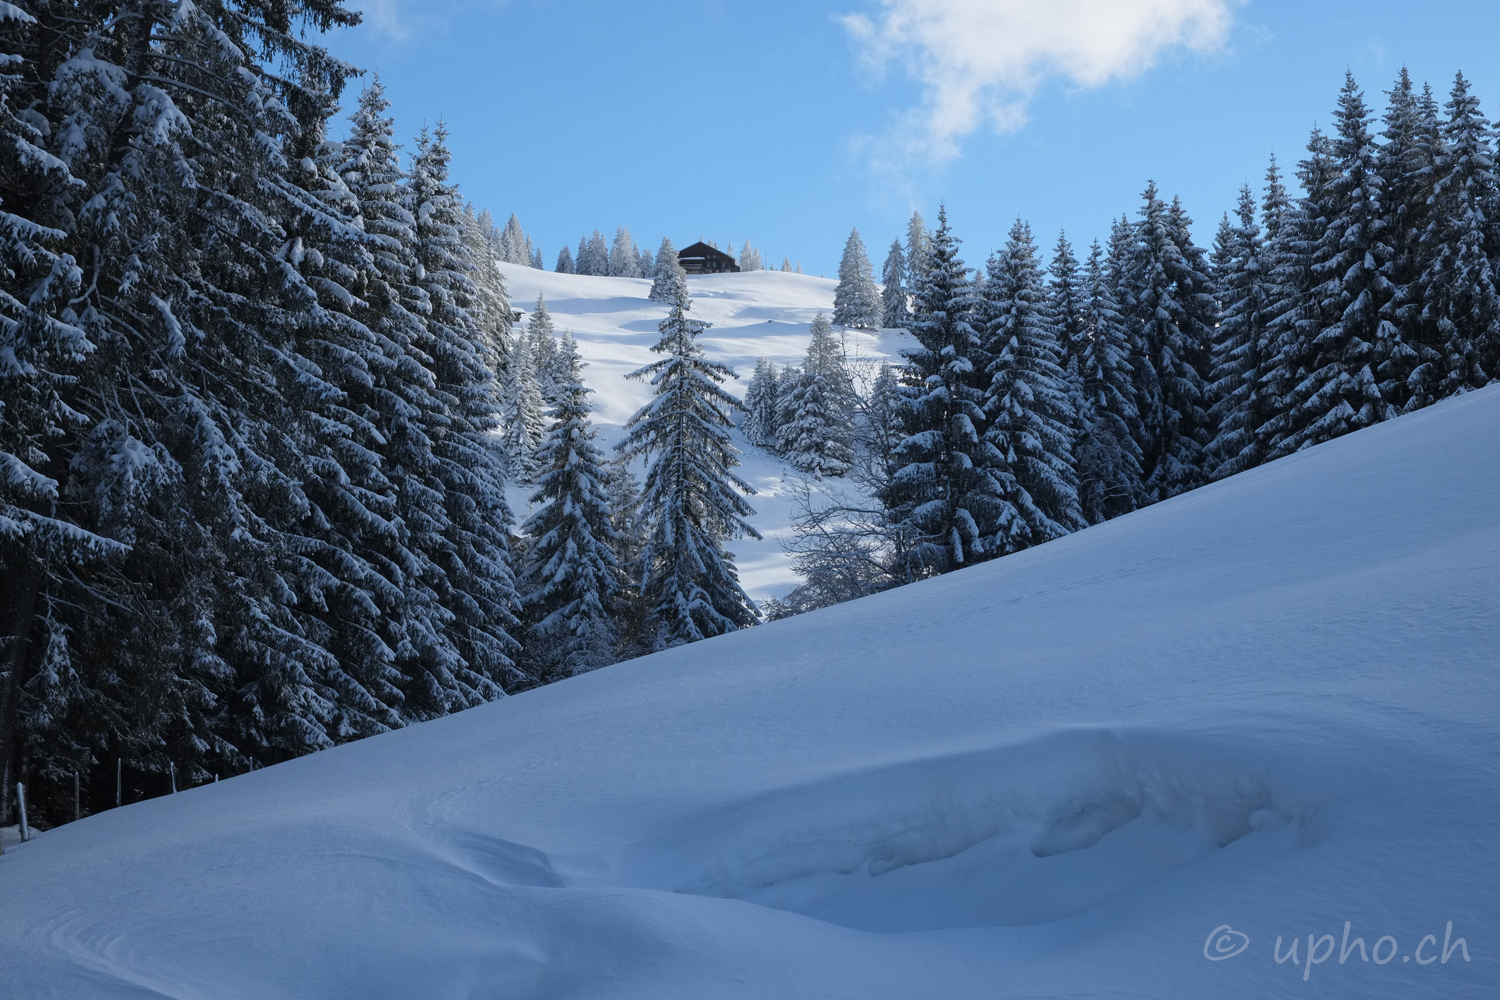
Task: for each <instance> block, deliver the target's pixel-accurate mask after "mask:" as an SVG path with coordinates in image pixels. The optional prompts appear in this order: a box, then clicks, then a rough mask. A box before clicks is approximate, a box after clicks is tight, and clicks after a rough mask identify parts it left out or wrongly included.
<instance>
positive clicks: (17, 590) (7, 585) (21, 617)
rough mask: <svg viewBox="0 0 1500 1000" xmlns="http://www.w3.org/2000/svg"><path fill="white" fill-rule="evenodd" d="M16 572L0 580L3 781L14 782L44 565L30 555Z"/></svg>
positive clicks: (6, 803) (6, 802) (5, 799)
mask: <svg viewBox="0 0 1500 1000" xmlns="http://www.w3.org/2000/svg"><path fill="white" fill-rule="evenodd" d="M22 558H23V559H24V563H23V564H22V565H21V566H20V567H17V568H16V569H15V570H14V571H12V572H8V573H6V574H4V577H5V578H4V581H3V582H0V616H3V617H0V624H3V631H0V667H3V668H4V671H5V673H4V675H3V678H0V781H4V782H6V784H7V787H8V786H9V785H13V784H14V783H15V782H16V780H17V778H18V776H19V774H20V769H19V768H18V767H17V766H16V763H17V761H16V754H15V747H16V716H17V714H18V713H19V711H20V703H21V683H22V680H23V678H22V676H21V675H22V673H23V671H24V670H25V668H26V659H27V656H26V654H27V652H28V650H29V649H30V644H31V626H32V622H33V620H34V619H35V618H36V598H37V590H38V587H39V586H40V584H41V576H42V574H41V567H40V566H38V565H37V564H36V561H35V560H34V559H32V558H30V557H29V556H23V557H22ZM9 816H10V796H8V795H5V794H0V824H3V823H4V822H5V820H6V819H8V818H9Z"/></svg>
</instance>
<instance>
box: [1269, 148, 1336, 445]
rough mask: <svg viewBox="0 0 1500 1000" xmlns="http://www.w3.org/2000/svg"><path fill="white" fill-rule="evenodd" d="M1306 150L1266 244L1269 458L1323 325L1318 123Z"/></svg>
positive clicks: (1329, 174) (1323, 176)
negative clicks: (1294, 191) (1296, 191)
mask: <svg viewBox="0 0 1500 1000" xmlns="http://www.w3.org/2000/svg"><path fill="white" fill-rule="evenodd" d="M1307 153H1308V155H1307V157H1306V158H1305V159H1303V160H1302V161H1301V162H1299V163H1298V165H1297V179H1298V182H1299V183H1300V184H1301V186H1302V190H1303V192H1304V194H1303V196H1302V197H1301V198H1299V199H1298V200H1297V201H1296V203H1295V204H1293V205H1292V206H1290V208H1289V209H1288V210H1287V211H1286V212H1285V213H1284V214H1283V216H1282V218H1281V223H1280V225H1279V227H1278V228H1277V231H1276V233H1275V234H1274V235H1273V236H1271V237H1270V238H1269V239H1268V241H1267V246H1266V250H1267V254H1268V256H1269V258H1270V261H1271V265H1270V266H1271V284H1272V288H1273V289H1274V291H1275V294H1276V299H1275V301H1274V302H1273V303H1272V306H1271V319H1270V324H1269V335H1270V345H1271V348H1270V354H1271V357H1270V368H1269V371H1268V372H1267V374H1266V377H1265V379H1264V385H1265V389H1266V392H1267V393H1268V394H1269V396H1270V397H1271V417H1270V418H1269V419H1268V420H1267V421H1266V423H1265V424H1264V425H1262V427H1261V429H1260V432H1259V433H1260V436H1261V438H1262V440H1264V441H1265V442H1266V445H1265V446H1266V449H1267V453H1266V457H1267V458H1268V459H1269V458H1271V457H1273V456H1277V455H1279V454H1281V452H1280V451H1278V450H1277V449H1278V445H1279V444H1280V442H1281V441H1282V440H1283V439H1284V438H1286V437H1287V436H1288V435H1289V434H1290V433H1291V432H1292V431H1293V430H1294V429H1295V424H1294V421H1293V418H1294V413H1293V410H1292V405H1291V403H1290V399H1291V396H1292V393H1293V392H1294V391H1295V390H1296V389H1297V387H1298V386H1299V385H1301V384H1302V382H1303V381H1304V380H1305V379H1306V378H1307V375H1308V373H1309V372H1310V371H1311V368H1310V367H1309V366H1310V364H1311V362H1312V350H1313V342H1314V341H1315V339H1316V338H1317V336H1318V334H1319V333H1320V332H1321V330H1322V329H1323V322H1322V319H1323V317H1322V311H1321V309H1320V306H1319V303H1318V300H1317V299H1316V298H1315V297H1314V296H1313V294H1312V292H1313V288H1314V285H1315V283H1316V282H1315V280H1314V277H1313V271H1312V265H1313V261H1314V259H1315V256H1316V254H1317V251H1318V247H1319V245H1320V243H1321V241H1322V238H1323V234H1324V232H1325V230H1326V229H1327V227H1328V218H1329V214H1330V212H1331V207H1330V206H1331V201H1330V195H1329V191H1330V185H1331V182H1332V180H1333V177H1334V173H1335V167H1334V163H1333V159H1332V144H1331V143H1330V142H1329V141H1328V137H1327V136H1325V135H1324V134H1323V133H1322V132H1321V131H1320V130H1319V129H1317V128H1316V127H1315V128H1313V130H1312V134H1311V136H1310V137H1309V138H1308V143H1307ZM1267 198H1268V199H1269V198H1270V192H1269V190H1268V192H1267Z"/></svg>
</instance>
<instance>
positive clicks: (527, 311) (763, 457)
mask: <svg viewBox="0 0 1500 1000" xmlns="http://www.w3.org/2000/svg"><path fill="white" fill-rule="evenodd" d="M501 268H502V270H503V271H504V274H505V282H506V286H507V287H508V288H509V290H510V296H511V301H512V304H513V305H514V306H515V308H516V309H518V310H521V311H522V312H523V314H524V315H523V316H522V320H521V322H522V325H523V326H524V324H525V322H526V320H527V319H529V318H530V315H531V311H532V310H533V309H535V307H536V300H537V296H538V295H541V296H544V297H545V298H546V301H547V311H548V312H549V313H550V314H551V316H552V322H553V325H554V326H555V327H556V329H557V332H558V334H559V335H561V334H562V332H563V331H564V330H569V331H572V333H573V336H574V339H576V340H577V341H578V349H579V353H580V354H581V355H582V356H583V359H584V361H585V362H587V364H588V367H587V368H586V369H584V373H583V377H584V381H585V382H586V383H587V384H588V386H589V388H590V389H593V390H594V397H593V400H594V408H595V419H596V420H597V422H598V426H599V429H600V435H599V437H600V441H601V443H602V444H604V445H605V446H607V447H612V446H613V445H614V443H615V442H616V441H617V440H619V436H620V429H621V428H622V427H623V426H624V424H625V421H627V420H629V419H630V416H631V414H633V413H635V411H636V410H637V409H639V408H640V407H641V406H642V405H644V404H645V403H646V401H647V400H649V399H650V398H651V387H650V386H649V385H647V384H646V383H644V382H635V381H631V380H629V379H627V378H626V377H625V376H626V375H627V374H628V373H630V372H632V371H634V370H636V369H637V368H640V367H641V366H643V365H647V364H650V363H651V362H653V361H656V360H658V359H659V358H660V355H657V354H654V353H652V351H651V346H652V345H653V344H655V343H656V341H657V336H658V334H657V324H658V323H660V322H661V320H662V318H663V317H665V316H666V314H667V307H666V306H665V305H663V304H661V303H659V302H652V301H651V300H650V299H648V298H647V297H646V296H647V294H648V293H649V292H650V291H651V282H650V281H649V280H638V279H635V278H601V277H594V276H588V275H573V274H556V273H554V272H551V271H539V270H534V269H532V268H529V267H523V266H520V265H515V264H502V265H501ZM837 285H838V282H837V281H835V280H833V279H831V278H815V277H811V276H809V275H803V274H784V273H782V272H780V271H750V272H746V273H743V274H716V275H695V276H693V277H691V278H689V279H688V288H689V290H690V291H691V292H692V296H693V309H692V315H693V318H694V319H700V320H704V321H706V322H709V323H712V324H713V326H712V328H710V329H709V330H707V331H705V332H704V334H703V335H702V336H701V337H700V338H699V342H700V343H701V344H702V345H703V348H704V350H705V352H706V353H707V354H708V356H709V357H710V358H711V359H712V360H714V361H718V362H720V363H722V364H727V365H729V366H730V367H732V368H733V369H734V370H735V372H736V373H737V374H738V375H739V381H738V383H737V384H734V385H731V386H729V389H730V391H731V392H733V393H734V394H735V395H737V396H739V397H740V398H741V399H743V398H744V396H745V388H746V386H747V385H748V384H749V381H750V376H751V375H752V374H753V372H754V369H755V359H756V358H757V357H759V356H760V355H763V354H764V355H766V356H767V357H769V358H771V359H772V360H773V361H775V362H777V363H778V364H801V363H802V360H803V356H804V355H805V354H806V352H807V343H808V339H809V336H810V334H809V328H810V326H811V325H812V320H813V317H814V316H816V315H817V314H818V313H819V312H822V313H824V314H831V313H832V312H833V292H834V289H835V287H837ZM846 336H847V337H848V338H849V339H848V352H849V356H850V357H851V358H852V359H855V360H856V361H863V362H865V363H867V365H878V364H879V362H880V361H881V360H883V359H887V358H889V359H892V360H899V358H898V355H899V352H900V350H901V348H902V347H903V346H904V344H905V343H910V341H909V338H907V337H906V335H905V334H901V333H896V332H887V333H885V334H884V335H882V336H874V335H871V334H861V333H858V332H855V331H852V330H851V331H848V332H847V334H846ZM735 442H736V444H737V446H738V447H739V448H740V449H741V451H743V452H744V454H743V455H742V456H741V461H743V462H744V466H743V467H742V468H741V469H739V470H737V471H738V472H739V473H740V474H741V475H742V477H743V478H744V480H745V481H746V482H748V483H749V484H750V485H751V486H753V487H755V489H756V494H755V496H753V497H751V498H750V504H751V506H753V507H754V508H755V511H756V516H755V517H752V518H748V520H749V522H750V523H751V525H752V526H754V527H755V529H756V530H757V531H759V532H760V533H761V535H762V536H763V537H764V540H763V541H756V540H755V539H753V538H747V539H742V540H737V541H735V542H732V543H731V544H730V546H729V547H730V549H731V550H732V551H733V552H734V554H735V557H736V562H737V564H738V566H739V570H740V581H741V583H742V584H743V585H744V586H745V589H746V590H747V591H748V592H749V593H750V596H751V597H753V598H755V599H756V600H757V601H760V600H763V599H765V598H767V597H773V596H782V595H784V594H785V593H786V592H787V591H788V590H789V589H791V587H792V586H793V585H794V584H795V583H796V582H797V576H796V574H795V573H793V572H792V569H791V567H790V565H789V562H790V560H789V559H788V557H787V555H786V554H785V553H784V552H783V551H782V549H781V540H782V538H784V537H785V535H786V531H787V527H788V525H790V524H791V519H792V508H791V502H790V498H789V496H788V492H787V485H788V483H787V480H788V478H789V477H791V476H794V475H796V472H795V470H793V469H792V468H791V467H790V466H788V465H787V464H786V463H785V462H783V461H782V460H781V459H779V458H778V457H777V456H775V455H772V454H770V453H769V452H766V451H764V450H762V449H760V448H756V447H754V446H753V445H749V444H747V443H746V442H745V439H744V436H743V435H742V434H740V433H738V432H737V431H736V433H735ZM527 495H528V490H527V489H526V488H524V487H514V488H512V490H511V491H510V498H511V503H512V506H513V507H514V509H515V511H516V514H517V517H518V518H524V516H525V512H526V509H527V503H526V498H527Z"/></svg>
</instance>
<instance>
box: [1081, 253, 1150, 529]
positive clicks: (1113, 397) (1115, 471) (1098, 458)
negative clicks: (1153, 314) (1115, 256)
mask: <svg viewBox="0 0 1500 1000" xmlns="http://www.w3.org/2000/svg"><path fill="white" fill-rule="evenodd" d="M1121 252H1123V248H1122V251H1121ZM1120 266H1121V267H1123V266H1124V261H1120ZM1083 287H1084V292H1083V325H1084V331H1085V334H1084V337H1083V338H1082V340H1081V341H1080V343H1079V345H1078V349H1077V355H1076V359H1075V361H1076V366H1077V372H1078V377H1079V380H1080V381H1081V383H1082V389H1083V406H1082V409H1081V412H1080V421H1079V422H1080V425H1081V426H1080V430H1079V437H1078V443H1077V445H1076V447H1075V449H1074V454H1075V457H1076V464H1077V468H1078V499H1079V506H1080V508H1081V509H1082V512H1083V517H1084V520H1085V521H1087V522H1088V523H1090V524H1098V523H1099V522H1101V521H1105V520H1108V519H1109V518H1112V517H1119V516H1120V515H1121V514H1128V513H1130V512H1131V511H1132V510H1134V509H1135V508H1136V501H1137V497H1139V496H1140V495H1141V489H1142V485H1141V480H1142V475H1141V452H1140V445H1139V444H1138V443H1137V442H1138V441H1139V439H1140V433H1139V430H1138V423H1139V419H1140V418H1139V416H1138V414H1137V412H1136V408H1135V387H1134V383H1133V381H1132V378H1131V366H1130V337H1129V334H1128V333H1127V331H1126V326H1125V320H1124V317H1123V316H1122V315H1121V314H1120V307H1119V303H1118V300H1117V298H1116V296H1115V287H1116V278H1115V276H1114V275H1113V274H1112V269H1111V267H1110V266H1109V264H1108V262H1107V260H1106V258H1105V255H1104V251H1103V250H1102V249H1101V248H1100V246H1099V244H1098V243H1097V242H1095V243H1094V245H1093V246H1092V247H1091V248H1090V251H1089V260H1088V264H1087V266H1086V267H1085V270H1084V275H1083Z"/></svg>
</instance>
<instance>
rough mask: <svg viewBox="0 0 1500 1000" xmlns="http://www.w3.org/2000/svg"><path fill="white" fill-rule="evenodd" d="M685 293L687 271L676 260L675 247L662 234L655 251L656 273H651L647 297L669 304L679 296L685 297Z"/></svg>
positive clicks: (686, 293) (686, 291)
mask: <svg viewBox="0 0 1500 1000" xmlns="http://www.w3.org/2000/svg"><path fill="white" fill-rule="evenodd" d="M687 295H688V290H687V272H686V271H684V270H683V269H682V265H681V264H679V263H678V262H677V248H676V247H674V246H673V245H672V241H671V240H670V239H668V238H667V237H665V236H663V237H662V240H661V248H660V249H659V250H657V251H656V273H655V274H653V275H652V280H651V292H650V294H649V295H647V298H649V299H650V300H651V301H652V302H666V303H668V304H671V303H674V302H676V301H677V300H678V299H679V298H681V299H686V298H687Z"/></svg>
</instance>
